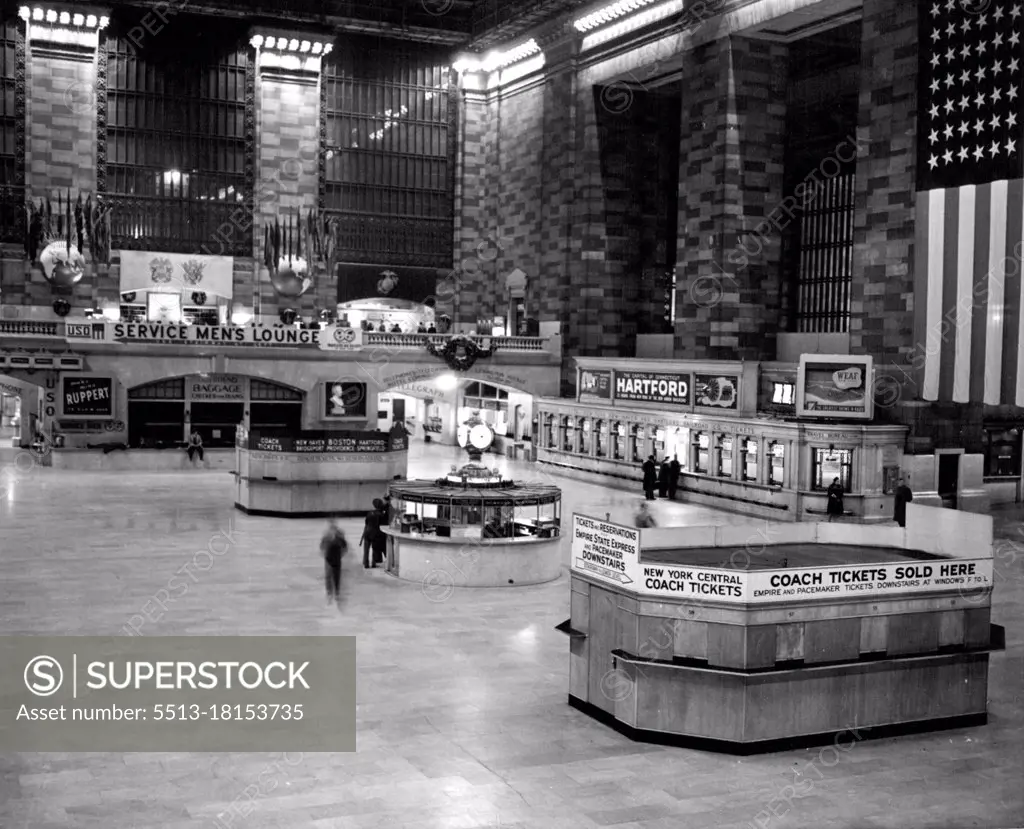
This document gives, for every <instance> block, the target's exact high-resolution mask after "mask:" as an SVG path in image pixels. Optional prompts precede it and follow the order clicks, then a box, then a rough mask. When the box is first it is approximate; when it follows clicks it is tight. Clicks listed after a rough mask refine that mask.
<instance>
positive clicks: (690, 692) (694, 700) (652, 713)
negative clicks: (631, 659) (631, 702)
mask: <svg viewBox="0 0 1024 829" xmlns="http://www.w3.org/2000/svg"><path fill="white" fill-rule="evenodd" d="M743 695H744V690H743V680H742V678H741V677H738V676H729V675H722V674H713V673H704V672H700V671H681V670H678V669H673V668H658V667H651V668H647V667H645V668H644V674H643V677H642V678H641V679H640V681H639V682H638V684H637V695H636V696H637V726H638V727H639V728H646V729H650V730H652V731H661V732H664V733H669V734H690V735H694V736H698V737H713V738H717V739H724V740H739V739H741V738H742V734H743Z"/></svg>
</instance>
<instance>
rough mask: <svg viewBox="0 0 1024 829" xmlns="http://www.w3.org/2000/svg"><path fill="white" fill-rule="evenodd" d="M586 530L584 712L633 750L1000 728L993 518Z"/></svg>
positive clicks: (573, 634) (580, 584)
mask: <svg viewBox="0 0 1024 829" xmlns="http://www.w3.org/2000/svg"><path fill="white" fill-rule="evenodd" d="M571 527H572V545H571V546H572V552H571V568H572V573H571V588H570V590H571V592H570V597H571V598H570V618H569V620H568V621H567V622H566V623H564V624H563V625H562V626H560V629H561V630H563V631H564V632H566V633H568V634H569V650H570V668H569V703H570V704H571V705H572V706H574V707H576V708H578V709H580V710H582V711H584V712H586V713H587V714H589V715H591V716H593V717H594V718H595V719H597V720H599V721H601V722H604V723H606V724H607V725H610V726H611V727H613V728H615V729H616V730H619V731H621V732H622V733H625V734H627V735H628V736H630V737H631V738H633V739H636V740H643V741H653V742H669V743H676V744H681V745H688V746H691V747H695V748H703V749H711V750H718V751H726V752H734V753H739V754H750V753H755V752H761V751H774V750H780V749H783V748H785V747H792V746H794V745H799V744H808V743H810V744H814V743H821V742H831V741H832V739H833V737H834V736H835V735H836V734H839V733H841V732H843V731H844V730H851V729H852V730H857V731H858V732H860V733H862V734H867V736H882V735H884V734H891V733H899V732H900V731H901V730H902V731H909V730H914V729H919V730H930V729H939V728H949V727H963V726H967V725H978V724H982V723H984V722H985V721H986V716H987V691H988V664H989V655H990V653H992V652H993V651H999V650H1002V649H1003V648H1004V647H1005V632H1004V631H1003V630H1002V628H1001V627H999V626H998V625H993V624H991V609H992V601H991V599H992V587H993V581H994V574H993V560H992V519H991V518H990V517H988V516H979V515H972V514H967V513H960V512H956V511H953V510H943V509H937V508H933V507H923V506H918V505H916V504H910V505H908V508H907V526H906V529H901V528H899V527H895V526H892V527H881V526H866V525H849V524H847V525H841V524H828V523H809V522H805V523H799V524H796V523H788V524H775V525H767V526H766V525H765V523H764V522H760V523H757V524H753V523H752V524H749V525H746V526H744V525H743V524H742V523H740V522H737V523H736V524H734V525H729V526H721V527H688V528H687V530H686V532H685V533H680V532H679V531H678V528H672V527H658V528H653V529H644V530H638V529H636V528H633V527H624V526H619V525H615V524H611V523H610V522H607V521H603V520H601V519H598V518H593V517H588V516H581V515H576V516H573V523H572V524H571ZM880 688H881V689H884V693H881V692H879V690H878V689H880Z"/></svg>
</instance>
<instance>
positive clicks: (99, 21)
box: [18, 6, 110, 30]
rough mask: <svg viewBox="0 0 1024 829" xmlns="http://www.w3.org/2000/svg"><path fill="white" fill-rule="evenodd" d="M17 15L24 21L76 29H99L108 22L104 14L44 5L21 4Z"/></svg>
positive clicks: (108, 19) (103, 27) (104, 26)
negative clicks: (85, 12)
mask: <svg viewBox="0 0 1024 829" xmlns="http://www.w3.org/2000/svg"><path fill="white" fill-rule="evenodd" d="M18 17H20V18H21V19H22V20H24V21H25V22H26V23H29V22H31V23H49V24H50V25H51V26H66V27H72V26H74V27H75V28H78V29H95V30H100V29H105V28H107V25H108V24H109V23H110V18H109V17H107V16H106V15H96V14H81V13H79V12H69V11H60V10H58V9H50V8H46V7H44V6H35V7H31V8H30V7H29V6H22V7H21V8H20V9H18Z"/></svg>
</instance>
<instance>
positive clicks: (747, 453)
mask: <svg viewBox="0 0 1024 829" xmlns="http://www.w3.org/2000/svg"><path fill="white" fill-rule="evenodd" d="M759 450H760V447H759V446H758V443H757V441H756V440H751V439H750V438H747V439H746V440H743V441H741V442H740V455H741V460H740V464H741V466H740V477H741V478H742V479H743V480H744V481H750V482H752V483H757V458H758V455H759Z"/></svg>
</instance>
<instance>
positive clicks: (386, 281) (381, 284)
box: [377, 271, 398, 296]
mask: <svg viewBox="0 0 1024 829" xmlns="http://www.w3.org/2000/svg"><path fill="white" fill-rule="evenodd" d="M397 287H398V274H397V273H395V272H394V271H381V274H380V279H378V280H377V293H378V294H384V295H385V296H386V295H387V294H390V293H391V292H392V291H393V290H395V288H397Z"/></svg>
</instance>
